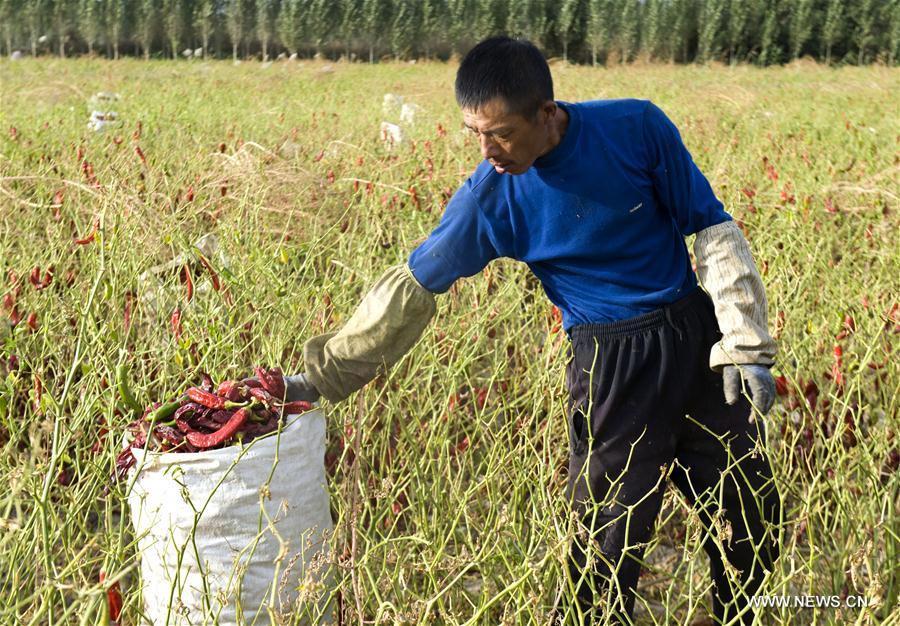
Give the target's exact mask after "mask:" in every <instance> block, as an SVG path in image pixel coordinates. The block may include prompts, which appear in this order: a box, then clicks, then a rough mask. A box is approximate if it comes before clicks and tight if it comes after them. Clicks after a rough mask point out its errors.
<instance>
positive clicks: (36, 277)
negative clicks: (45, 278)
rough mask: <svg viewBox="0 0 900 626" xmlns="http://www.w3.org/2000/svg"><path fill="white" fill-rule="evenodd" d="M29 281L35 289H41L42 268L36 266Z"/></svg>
mask: <svg viewBox="0 0 900 626" xmlns="http://www.w3.org/2000/svg"><path fill="white" fill-rule="evenodd" d="M28 280H29V281H30V282H31V284H32V285H33V286H34V288H35V289H40V286H39V285H40V284H41V268H40V267H39V266H37V265H35V266H34V267H33V268H32V269H31V274H30V275H29V276H28Z"/></svg>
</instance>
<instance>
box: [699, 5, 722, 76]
mask: <svg viewBox="0 0 900 626" xmlns="http://www.w3.org/2000/svg"><path fill="white" fill-rule="evenodd" d="M725 8H726V0H700V12H699V33H698V41H697V60H698V61H700V62H701V63H702V62H706V61H712V60H714V59H717V58H718V57H719V49H720V45H719V42H720V41H721V32H722V22H723V21H724V17H725Z"/></svg>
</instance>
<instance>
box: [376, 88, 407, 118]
mask: <svg viewBox="0 0 900 626" xmlns="http://www.w3.org/2000/svg"><path fill="white" fill-rule="evenodd" d="M402 106H403V96H398V95H396V94H392V93H386V94H384V98H382V100H381V110H382V111H383V112H384V113H385V114H386V115H390V114H396V113H397V112H398V111H399V110H400V108H401V107H402Z"/></svg>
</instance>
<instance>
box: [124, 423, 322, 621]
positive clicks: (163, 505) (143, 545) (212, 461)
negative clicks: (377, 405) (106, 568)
mask: <svg viewBox="0 0 900 626" xmlns="http://www.w3.org/2000/svg"><path fill="white" fill-rule="evenodd" d="M286 422H287V425H286V426H285V427H284V428H283V429H282V432H281V433H280V435H279V434H272V435H269V436H267V437H264V438H260V439H256V440H254V441H252V442H250V443H249V444H248V445H246V446H243V447H240V446H237V445H234V446H228V447H226V448H222V449H219V450H208V451H205V452H197V453H154V452H145V451H143V450H138V449H133V450H132V452H133V453H134V456H135V458H136V459H137V464H136V470H135V473H134V474H133V482H132V484H131V490H130V492H129V494H128V506H129V509H130V512H131V518H132V522H133V524H134V530H135V534H136V536H137V538H138V549H139V550H140V557H141V578H142V580H143V597H144V608H145V617H146V619H147V620H149V623H150V624H153V625H154V626H179V625H182V624H185V625H186V624H191V625H192V626H193V625H197V624H216V625H218V626H231V625H237V624H269V623H272V621H273V618H276V616H277V615H278V614H284V615H285V616H287V615H290V616H293V617H296V616H297V615H305V614H307V613H308V614H309V616H310V617H309V618H308V619H307V620H304V621H300V622H299V623H329V622H330V621H331V619H330V615H329V614H326V615H325V616H319V615H320V613H319V612H320V611H322V610H323V607H324V606H325V604H326V603H327V601H328V596H329V590H328V588H329V586H330V584H329V583H330V577H329V573H328V562H329V560H330V558H329V553H328V540H329V539H330V537H331V533H332V528H333V527H332V521H331V513H330V511H329V506H328V493H327V490H326V489H327V485H326V480H325V466H324V456H325V416H324V415H323V414H322V412H321V411H320V410H318V409H316V410H313V411H310V412H308V413H305V414H303V415H299V416H297V415H294V416H290V417H289V418H288V419H287V420H286ZM332 604H333V603H332ZM270 611H272V615H270Z"/></svg>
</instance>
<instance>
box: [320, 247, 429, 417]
mask: <svg viewBox="0 0 900 626" xmlns="http://www.w3.org/2000/svg"><path fill="white" fill-rule="evenodd" d="M436 308H437V307H436V304H435V300H434V294H432V293H431V292H430V291H428V290H427V289H425V288H424V287H422V285H420V284H419V282H418V281H417V280H416V278H415V276H413V274H412V272H411V271H410V269H409V266H408V265H407V264H406V263H403V264H401V265H395V266H393V267H390V268H388V270H387V271H386V272H385V273H384V274H383V275H382V276H381V277H380V278H379V279H378V281H377V282H376V283H375V284H374V285H373V286H372V288H371V289H370V290H369V292H368V293H367V294H366V296H365V297H364V298H363V300H362V302H360V304H359V306H358V307H357V309H356V311H355V312H354V313H353V315H352V317H351V318H350V319H349V320H348V321H347V323H346V324H345V325H344V327H343V328H341V329H340V330H339V331H334V332H329V333H325V334H323V335H317V336H315V337H312V338H311V339H309V340H308V341H307V342H306V343H305V344H304V346H303V359H304V362H305V365H306V375H307V377H308V378H309V380H310V382H311V383H312V384H313V385H315V387H316V389H317V390H318V391H319V393H321V394H322V395H323V396H324V397H325V398H327V399H328V400H330V401H332V402H338V401H340V400H343V399H344V398H346V397H347V396H349V395H350V394H351V393H353V392H354V391H356V390H357V389H360V388H361V387H362V386H364V385H365V384H366V383H368V382H369V381H370V380H372V379H373V378H375V376H376V375H377V374H378V371H379V369H380V368H388V367H390V366H391V365H393V364H394V363H396V362H397V361H399V360H400V359H401V358H402V357H403V355H404V354H406V352H407V351H408V350H409V349H410V348H412V346H413V345H415V343H416V342H417V341H418V339H419V337H420V336H421V335H422V331H423V330H424V329H425V327H426V326H427V325H428V322H429V321H430V320H431V318H432V317H433V316H434V313H435V310H436Z"/></svg>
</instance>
